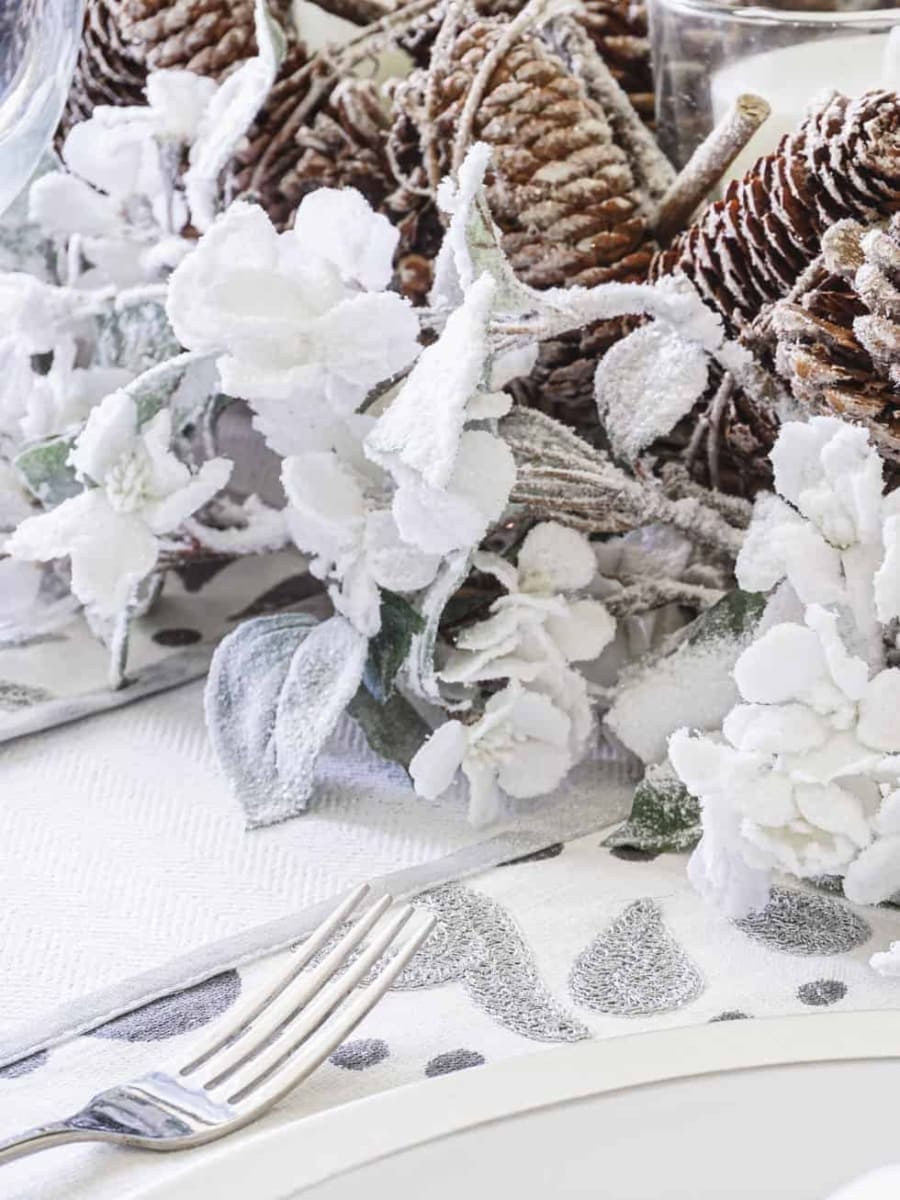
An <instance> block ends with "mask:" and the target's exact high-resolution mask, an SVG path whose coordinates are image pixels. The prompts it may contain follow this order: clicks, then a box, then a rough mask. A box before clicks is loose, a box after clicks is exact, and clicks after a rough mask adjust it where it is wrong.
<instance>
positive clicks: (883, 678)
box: [669, 605, 900, 913]
mask: <svg viewBox="0 0 900 1200" xmlns="http://www.w3.org/2000/svg"><path fill="white" fill-rule="evenodd" d="M734 677H735V681H736V683H737V686H738V690H739V692H740V695H741V698H742V700H743V701H744V703H742V704H739V705H737V706H736V707H735V708H733V709H732V711H731V712H730V713H729V714H728V716H727V717H726V719H725V722H724V724H723V727H722V737H707V736H698V735H693V734H691V733H689V732H688V731H687V730H684V729H682V730H680V731H678V732H677V733H675V734H674V735H673V736H672V738H671V740H670V742H669V755H670V759H671V761H672V765H673V766H674V768H675V770H676V772H677V773H678V775H679V777H680V778H681V780H682V782H683V783H684V784H685V786H686V787H687V788H688V790H689V791H691V792H692V793H693V794H694V795H696V796H698V797H699V798H700V800H701V802H702V805H703V828H704V836H703V840H702V841H701V844H700V847H699V849H698V851H697V852H696V853H697V861H696V863H695V864H694V867H693V868H692V877H693V878H694V880H695V882H696V883H697V885H698V886H699V887H700V889H701V890H702V891H703V892H704V893H705V894H706V895H708V896H709V897H710V898H711V899H712V900H714V901H715V902H717V903H718V904H720V905H721V906H722V907H724V908H726V909H727V910H728V911H729V912H732V913H734V912H737V911H738V910H740V909H741V908H746V906H747V903H748V898H749V899H753V898H758V896H759V890H760V888H759V885H760V878H761V876H760V875H759V873H760V872H761V873H762V874H763V876H767V875H768V873H769V872H770V871H772V870H780V871H786V872H788V873H790V874H792V875H796V876H800V877H807V878H808V877H812V876H816V875H823V874H840V875H843V876H844V886H845V891H846V894H847V895H848V897H849V898H850V899H852V900H858V901H860V902H862V903H874V902H877V901H878V900H883V899H886V898H887V897H888V896H889V895H891V894H892V893H893V892H895V891H897V890H900V821H898V822H897V828H896V830H895V829H894V828H893V821H894V820H895V817H894V810H895V808H896V807H897V805H896V802H895V801H894V799H893V797H894V795H895V794H896V790H897V788H898V784H900V670H898V669H896V668H892V669H884V670H880V671H877V672H876V673H875V674H871V673H870V670H869V667H868V665H867V664H866V662H865V661H863V660H862V659H860V658H857V657H855V656H853V655H851V654H850V653H849V652H848V651H847V649H846V647H845V645H844V642H843V640H842V637H841V635H840V632H839V622H838V618H837V616H836V615H835V614H834V613H833V612H830V611H828V610H826V609H824V608H822V607H821V606H819V605H810V606H809V607H808V608H807V610H806V621H805V624H804V625H798V624H794V623H783V624H780V625H775V626H773V627H771V628H770V629H768V630H767V631H766V632H765V633H764V634H763V635H762V636H761V637H760V638H759V639H758V640H757V641H756V642H754V643H753V644H752V645H751V646H750V647H748V649H747V650H745V651H744V653H743V654H742V655H741V657H740V658H739V659H738V661H737V665H736V667H735V672H734ZM895 835H896V836H895ZM707 838H708V839H709V840H707Z"/></svg>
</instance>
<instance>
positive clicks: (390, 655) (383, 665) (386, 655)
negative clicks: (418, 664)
mask: <svg viewBox="0 0 900 1200" xmlns="http://www.w3.org/2000/svg"><path fill="white" fill-rule="evenodd" d="M424 628H425V622H424V621H423V619H422V617H421V616H420V615H419V613H418V612H417V611H416V610H415V609H414V608H413V606H412V605H411V604H410V603H409V601H408V600H404V599H403V597H402V596H398V595H397V594H396V592H389V591H383V592H382V593H381V629H380V630H379V631H378V633H377V634H376V635H375V637H374V638H372V640H371V642H370V643H369V659H368V662H367V663H366V673H365V677H364V678H365V684H366V687H367V688H368V689H369V691H370V692H371V693H372V695H373V696H374V697H375V699H376V700H378V701H380V702H381V703H382V704H384V703H385V701H387V700H389V699H390V698H391V696H392V695H393V694H394V685H395V681H396V678H397V672H398V671H399V670H400V668H401V667H402V666H403V664H404V662H405V661H406V657H407V655H408V654H409V648H410V646H411V645H412V640H413V637H414V636H415V634H417V633H421V632H422V630H423V629H424Z"/></svg>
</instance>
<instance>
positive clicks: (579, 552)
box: [519, 521, 597, 592]
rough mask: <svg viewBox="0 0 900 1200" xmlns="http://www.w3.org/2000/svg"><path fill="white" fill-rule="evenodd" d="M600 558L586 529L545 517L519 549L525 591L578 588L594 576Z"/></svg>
mask: <svg viewBox="0 0 900 1200" xmlns="http://www.w3.org/2000/svg"><path fill="white" fill-rule="evenodd" d="M596 570H597V560H596V558H595V557H594V551H593V547H592V546H591V543H590V542H589V541H588V539H587V538H586V537H585V536H584V534H583V533H579V532H578V531H577V530H575V529H569V528H568V527H567V526H566V525H560V524H559V522H557V521H542V522H541V524H540V525H535V527H534V529H532V530H530V531H529V533H528V535H527V536H526V538H525V540H524V542H523V543H522V548H521V550H520V551H519V580H520V583H519V586H520V587H521V589H522V591H523V592H574V591H577V590H578V589H580V588H585V587H587V586H588V584H589V583H590V582H591V580H592V579H593V578H594V575H595V573H596Z"/></svg>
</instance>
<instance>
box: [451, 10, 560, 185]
mask: <svg viewBox="0 0 900 1200" xmlns="http://www.w3.org/2000/svg"><path fill="white" fill-rule="evenodd" d="M547 4H548V0H528V3H527V4H526V5H525V7H524V8H523V9H522V11H521V12H520V13H519V14H518V15H517V16H515V17H513V19H512V20H511V21H510V22H509V24H508V25H505V26H504V27H503V32H502V33H501V34H500V36H499V37H498V38H497V40H496V41H495V42H494V44H493V46H491V48H490V50H489V51H488V52H487V54H486V55H485V56H484V58H483V59H482V60H481V62H480V64H479V66H478V70H477V72H476V73H475V77H474V78H473V80H472V82H471V83H470V85H469V90H468V92H467V93H466V101H465V104H464V105H463V109H462V112H461V113H460V116H459V123H458V124H457V126H456V134H455V136H454V138H453V155H452V158H451V168H452V170H453V172H454V174H455V173H456V172H457V171H458V170H459V168H460V166H461V164H462V160H463V159H464V158H465V157H466V151H467V150H468V148H469V143H470V142H471V140H472V130H473V127H474V124H475V114H476V113H477V112H478V109H479V107H480V106H481V101H482V100H483V99H484V94H485V91H486V90H487V86H488V83H489V82H490V79H491V76H492V75H493V73H494V71H495V70H496V69H497V67H498V66H499V65H500V63H501V62H502V61H503V59H504V58H505V57H506V55H507V54H508V53H509V51H510V49H511V47H512V46H514V45H515V43H516V42H517V41H518V40H519V38H520V37H521V36H522V34H523V33H524V32H525V31H526V30H527V29H530V28H532V27H533V26H534V25H535V24H537V22H538V21H539V20H540V18H541V17H542V16H543V13H544V9H545V8H546V7H547Z"/></svg>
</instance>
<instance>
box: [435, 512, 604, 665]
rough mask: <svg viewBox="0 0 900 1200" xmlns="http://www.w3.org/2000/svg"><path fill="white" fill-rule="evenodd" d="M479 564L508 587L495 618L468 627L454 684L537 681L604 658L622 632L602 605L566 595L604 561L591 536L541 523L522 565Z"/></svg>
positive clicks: (490, 560)
mask: <svg viewBox="0 0 900 1200" xmlns="http://www.w3.org/2000/svg"><path fill="white" fill-rule="evenodd" d="M474 561H475V566H476V567H478V568H479V569H480V570H482V571H486V572H489V573H490V574H492V575H494V576H496V578H497V579H499V580H500V582H501V583H502V584H503V586H504V587H505V588H506V590H507V595H505V596H501V597H499V598H498V599H497V600H495V601H494V603H493V604H492V605H491V610H490V611H491V615H490V616H489V617H488V618H487V619H486V620H484V621H479V622H477V623H476V624H474V625H470V626H469V627H468V628H467V629H465V630H463V632H462V633H461V634H460V636H459V638H458V639H457V642H456V649H455V650H453V651H451V653H450V655H449V657H448V659H447V662H446V664H445V666H444V669H443V670H442V671H441V673H440V676H439V677H440V678H441V679H443V680H444V681H445V682H447V683H477V682H481V681H484V680H490V679H520V680H523V681H529V680H534V679H537V678H538V677H539V676H540V675H542V674H543V673H544V672H545V671H546V670H547V669H548V668H552V669H555V668H558V667H563V666H565V665H566V664H568V663H571V662H585V661H589V660H591V659H594V658H596V657H597V656H598V655H599V654H600V653H601V651H602V650H603V649H604V647H605V646H606V645H608V643H609V642H610V641H611V640H612V638H613V636H614V634H615V621H614V620H613V618H612V617H611V616H610V615H609V612H608V611H607V609H606V608H605V606H604V605H603V604H601V603H600V602H599V601H598V600H591V599H580V600H570V599H568V598H567V597H566V596H565V595H563V594H562V593H564V592H569V591H576V590H580V589H582V588H585V587H587V586H588V584H589V583H590V582H591V580H592V579H593V577H594V573H595V570H596V559H595V558H594V552H593V549H592V548H591V544H590V542H589V541H588V539H587V538H586V537H585V536H584V535H583V534H580V533H577V532H576V531H575V530H572V529H567V528H566V527H565V526H562V525H558V524H557V523H555V522H553V521H547V522H544V523H543V524H541V525H536V526H535V527H534V529H532V530H531V531H530V532H529V533H528V535H527V536H526V538H525V540H524V541H523V543H522V546H521V549H520V551H519V560H518V565H517V566H513V565H512V564H511V563H509V562H506V561H505V560H504V559H502V558H500V557H498V556H497V555H495V554H477V555H476V556H475V560H474Z"/></svg>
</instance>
